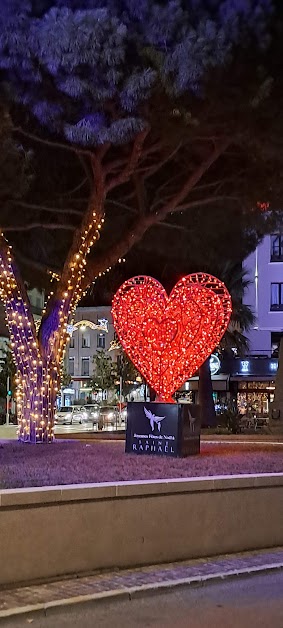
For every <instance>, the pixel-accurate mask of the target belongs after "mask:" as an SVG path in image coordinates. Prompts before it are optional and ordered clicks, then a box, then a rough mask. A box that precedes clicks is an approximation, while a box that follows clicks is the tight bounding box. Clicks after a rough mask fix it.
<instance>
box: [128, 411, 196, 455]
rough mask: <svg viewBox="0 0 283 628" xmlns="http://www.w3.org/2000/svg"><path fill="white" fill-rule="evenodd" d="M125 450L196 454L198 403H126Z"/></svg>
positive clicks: (141, 452)
mask: <svg viewBox="0 0 283 628" xmlns="http://www.w3.org/2000/svg"><path fill="white" fill-rule="evenodd" d="M125 451H126V453H134V454H147V455H149V454H150V455H156V456H174V457H184V456H192V455H196V454H199V453H200V412H199V406H197V405H195V404H174V403H134V402H131V403H128V404H127V430H126V449H125Z"/></svg>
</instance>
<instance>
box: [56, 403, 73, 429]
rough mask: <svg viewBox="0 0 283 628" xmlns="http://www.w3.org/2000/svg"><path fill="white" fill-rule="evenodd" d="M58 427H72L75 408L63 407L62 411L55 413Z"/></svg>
mask: <svg viewBox="0 0 283 628" xmlns="http://www.w3.org/2000/svg"><path fill="white" fill-rule="evenodd" d="M55 423H56V425H72V423H73V406H62V407H61V408H60V410H57V412H55Z"/></svg>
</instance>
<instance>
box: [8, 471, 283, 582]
mask: <svg viewBox="0 0 283 628" xmlns="http://www.w3.org/2000/svg"><path fill="white" fill-rule="evenodd" d="M282 521H283V474H282V473H281V474H280V473H278V474H260V475H256V476H253V475H239V476H223V477H221V476H220V477H219V476H216V477H211V478H198V479H195V478H191V479H181V480H180V479H178V480H168V481H165V480H160V481H147V482H117V483H116V484H110V483H105V484H88V485H82V486H76V485H74V486H55V487H46V488H31V489H14V490H3V491H0V556H1V569H0V584H2V585H5V584H14V583H20V582H25V583H28V582H30V581H36V580H43V579H45V578H55V577H57V576H64V575H67V574H83V573H86V572H91V571H94V570H97V569H109V568H115V567H120V568H122V567H131V566H141V565H147V564H154V563H165V562H174V561H178V560H187V559H190V558H200V557H206V556H215V555H219V554H226V553H235V552H243V551H249V550H257V549H263V548H269V547H278V546H281V545H283V526H282Z"/></svg>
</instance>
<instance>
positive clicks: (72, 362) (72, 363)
mask: <svg viewBox="0 0 283 628" xmlns="http://www.w3.org/2000/svg"><path fill="white" fill-rule="evenodd" d="M74 374H75V359H74V358H69V375H74Z"/></svg>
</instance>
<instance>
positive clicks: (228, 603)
mask: <svg viewBox="0 0 283 628" xmlns="http://www.w3.org/2000/svg"><path fill="white" fill-rule="evenodd" d="M29 625H30V626H32V628H214V627H217V628H283V571H275V572H270V573H267V574H261V575H252V576H249V577H245V578H243V577H241V578H237V579H233V580H224V581H222V582H219V581H217V582H214V583H212V584H206V585H205V586H197V587H194V588H192V587H183V588H178V589H170V590H167V591H164V592H162V593H159V594H156V593H154V594H153V595H150V596H142V597H140V596H138V597H134V598H133V599H123V600H122V599H121V600H111V601H105V600H104V601H103V602H101V603H99V604H98V603H96V604H88V605H83V606H82V605H79V606H74V607H71V606H68V607H66V608H65V609H60V610H59V609H56V610H53V611H51V612H50V613H47V616H41V615H38V616H37V615H31V616H23V617H20V618H18V619H17V618H12V619H10V620H4V621H3V620H2V622H1V621H0V626H1V628H2V626H3V627H4V626H6V627H7V628H8V627H10V628H24V627H27V626H29Z"/></svg>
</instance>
